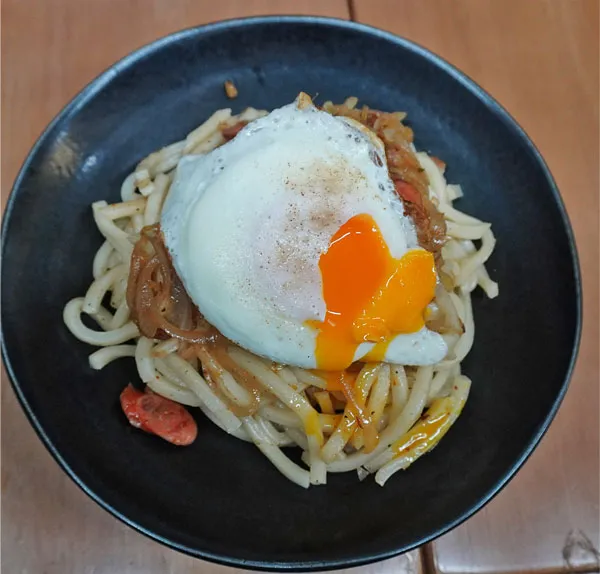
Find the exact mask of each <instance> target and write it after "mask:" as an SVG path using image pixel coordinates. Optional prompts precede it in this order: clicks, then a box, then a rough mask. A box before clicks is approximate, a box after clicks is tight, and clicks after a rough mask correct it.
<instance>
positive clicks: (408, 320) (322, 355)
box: [309, 214, 436, 371]
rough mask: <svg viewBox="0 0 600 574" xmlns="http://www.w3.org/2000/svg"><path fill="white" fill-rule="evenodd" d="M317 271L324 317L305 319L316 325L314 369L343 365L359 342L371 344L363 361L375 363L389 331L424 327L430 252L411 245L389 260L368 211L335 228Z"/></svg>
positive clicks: (432, 279) (431, 276) (430, 288)
mask: <svg viewBox="0 0 600 574" xmlns="http://www.w3.org/2000/svg"><path fill="white" fill-rule="evenodd" d="M319 269H320V271H321V279H322V283H323V298H324V300H325V305H326V314H325V320H324V321H323V322H320V321H310V322H309V324H310V325H311V326H313V327H316V328H317V329H318V334H317V345H316V358H317V368H318V369H322V370H327V371H339V370H343V369H346V368H347V367H348V366H349V365H350V364H351V363H352V361H353V360H354V354H355V353H356V349H357V347H358V345H359V344H360V343H362V342H374V343H376V346H375V348H374V349H372V351H371V352H370V353H369V354H368V355H367V357H365V359H366V360H369V361H380V360H382V359H383V357H384V355H385V351H386V348H387V345H388V344H389V342H390V341H391V339H392V338H393V336H394V335H396V334H399V333H414V332H415V331H418V330H419V329H421V328H422V327H423V325H424V319H423V314H424V311H425V308H426V307H427V305H429V303H430V302H431V301H432V299H433V296H434V291H435V283H436V275H435V268H434V261H433V255H432V254H431V253H429V252H428V251H425V250H423V249H413V250H411V251H409V252H407V253H405V254H404V255H403V256H402V257H401V258H400V259H394V258H393V257H392V256H391V254H390V251H389V249H388V247H387V245H386V243H385V241H384V239H383V237H382V235H381V231H380V230H379V227H378V226H377V224H376V222H375V220H374V219H373V218H372V217H371V216H370V215H367V214H360V215H356V216H354V217H352V218H351V219H349V220H348V221H347V222H346V223H344V224H343V225H342V226H341V227H340V228H339V229H338V231H337V232H336V233H335V234H334V235H333V237H332V238H331V241H330V243H329V248H328V249H327V251H326V252H325V253H323V254H322V255H321V257H320V259H319Z"/></svg>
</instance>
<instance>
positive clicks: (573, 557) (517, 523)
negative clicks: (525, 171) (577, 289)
mask: <svg viewBox="0 0 600 574" xmlns="http://www.w3.org/2000/svg"><path fill="white" fill-rule="evenodd" d="M355 14H356V18H357V19H358V20H360V21H362V22H365V23H368V24H372V25H374V26H377V27H380V28H384V29H387V30H390V31H391V32H394V33H396V34H399V35H402V36H405V37H406V38H408V39H410V40H413V41H415V42H417V43H419V44H421V45H423V46H425V47H426V48H429V49H431V50H433V51H434V52H436V53H438V54H440V55H441V56H443V57H444V58H445V59H447V60H448V61H450V62H451V63H452V64H454V65H456V66H457V67H459V68H460V69H462V70H463V71H464V72H466V73H467V74H468V75H469V76H471V77H472V78H473V79H474V80H475V81H476V82H478V83H479V84H480V85H481V86H482V87H483V88H485V89H486V90H488V91H489V92H490V93H491V94H492V95H493V96H494V97H495V98H497V99H498V100H499V101H500V103H501V104H502V105H503V106H505V107H506V108H507V109H508V111H509V112H510V113H511V114H512V115H513V116H514V117H515V118H516V119H517V121H519V123H520V124H521V125H522V126H523V127H524V128H525V130H526V131H527V132H528V133H529V135H530V136H531V137H532V139H533V141H534V142H535V144H536V145H537V146H538V148H539V149H540V151H541V152H542V154H543V156H544V157H545V159H546V161H547V162H548V164H549V166H550V169H551V171H552V173H553V175H554V177H555V178H556V181H557V183H558V186H559V188H560V190H561V194H562V196H563V198H564V201H565V203H566V205H567V209H568V212H569V216H570V218H571V222H572V224H573V226H574V229H575V235H576V240H577V246H578V250H579V256H580V259H581V267H582V271H583V284H584V285H583V291H584V332H583V339H582V343H581V350H580V353H579V360H578V363H577V367H576V371H575V375H574V377H573V380H572V383H571V387H570V389H569V392H568V393H567V396H566V399H565V401H564V403H563V405H562V407H561V409H560V411H559V413H558V416H557V417H556V420H555V422H554V423H553V424H552V426H551V428H550V430H549V431H548V433H547V435H546V436H545V438H544V439H543V441H542V444H541V445H540V447H539V448H538V449H537V450H536V451H535V452H534V454H533V455H532V457H531V459H530V460H529V462H528V463H527V464H526V465H525V467H524V468H523V469H522V470H521V471H520V472H519V473H518V475H517V476H516V478H515V479H514V480H513V481H512V482H511V483H510V484H509V485H508V487H507V488H506V489H505V490H504V491H503V492H502V493H501V494H500V495H499V496H498V497H497V498H496V499H495V500H494V501H492V503H491V504H489V505H488V506H487V507H486V508H485V509H484V510H483V511H482V512H480V513H479V514H477V515H476V516H475V517H473V518H472V519H471V520H469V521H468V522H467V523H466V524H464V525H463V526H461V527H459V528H457V529H456V530H454V531H453V532H452V533H450V534H449V535H447V536H445V537H443V538H442V539H441V540H439V541H438V542H437V543H436V544H435V545H434V550H433V556H432V558H433V560H434V561H435V564H436V565H437V567H438V568H439V570H441V571H442V572H444V573H446V572H447V573H450V572H452V573H454V572H456V573H459V572H460V573H462V572H490V573H494V574H499V573H501V572H525V571H529V570H536V571H538V570H540V571H557V572H558V571H564V570H563V568H566V569H573V568H577V569H581V570H589V571H593V570H595V569H597V568H598V555H597V549H598V546H599V544H598V538H599V528H598V520H599V518H598V488H599V485H598V472H599V460H598V186H599V181H598V2H597V1H596V0H524V1H522V0H450V1H447V2H444V1H439V0H387V1H386V0H357V1H356V2H355ZM525 360H526V359H525ZM474 384H485V381H474ZM586 539H587V540H589V542H590V543H591V544H592V546H590V545H589V544H588V543H587V542H586ZM586 546H588V548H587V550H586V549H585V547H586ZM582 547H583V548H582ZM563 551H564V553H565V555H566V558H564V557H563ZM567 559H568V560H570V563H571V566H570V567H569V566H568V564H567Z"/></svg>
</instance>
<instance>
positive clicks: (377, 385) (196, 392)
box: [63, 98, 498, 488]
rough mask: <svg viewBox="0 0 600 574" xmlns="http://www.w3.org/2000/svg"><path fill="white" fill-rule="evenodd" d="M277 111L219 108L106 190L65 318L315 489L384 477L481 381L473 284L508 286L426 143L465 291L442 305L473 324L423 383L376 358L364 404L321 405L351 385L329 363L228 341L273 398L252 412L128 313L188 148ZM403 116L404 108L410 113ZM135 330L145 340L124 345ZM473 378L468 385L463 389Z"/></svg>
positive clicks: (483, 227)
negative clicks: (148, 232)
mask: <svg viewBox="0 0 600 574" xmlns="http://www.w3.org/2000/svg"><path fill="white" fill-rule="evenodd" d="M327 105H328V104H325V106H324V107H325V108H326V107H327ZM356 105H357V100H356V98H348V99H347V100H346V106H347V108H348V109H354V108H355V107H356ZM266 113H267V112H265V111H262V110H256V109H254V108H248V109H246V110H245V111H244V112H242V113H241V114H239V115H237V116H232V115H231V110H219V111H217V112H215V114H213V115H212V116H211V117H210V118H209V119H208V120H207V121H206V122H205V123H204V124H202V125H201V126H199V127H198V128H196V129H195V130H194V131H193V132H191V133H190V134H189V135H188V136H187V137H186V138H185V139H184V140H182V141H179V142H175V143H173V144H171V145H168V146H166V147H164V148H162V149H161V150H158V151H157V152H154V153H152V154H150V155H149V156H148V157H147V158H145V159H144V160H142V161H141V162H140V163H139V164H138V166H137V167H136V169H135V171H134V172H132V173H131V174H129V175H128V176H127V177H126V178H125V180H124V181H123V184H122V186H121V190H120V193H121V199H122V202H121V203H113V204H110V205H109V204H108V203H107V202H106V201H97V202H96V203H94V204H93V206H92V207H93V215H94V220H95V222H96V225H97V227H98V229H99V231H100V232H101V233H102V234H103V235H104V237H105V241H104V242H103V244H102V246H101V247H100V249H99V250H98V252H97V253H96V255H95V257H94V261H93V276H94V282H93V283H92V285H91V286H90V288H89V289H88V291H87V293H86V296H85V298H76V299H73V300H72V301H70V302H69V303H68V304H67V305H66V306H65V309H64V313H63V318H64V321H65V324H66V325H67V327H68V328H69V330H70V331H71V332H72V333H73V334H74V335H75V336H76V337H77V338H79V339H81V340H82V341H85V342H87V343H90V344H92V345H96V346H100V347H102V348H100V349H99V350H97V351H95V352H94V353H92V354H91V355H90V357H89V361H90V365H91V366H92V368H95V369H100V368H102V367H104V366H105V365H106V364H108V363H109V362H111V361H113V360H116V359H118V358H121V357H132V356H133V357H135V360H136V364H137V367H138V372H139V375H140V378H141V379H142V380H143V381H144V382H146V383H147V384H148V386H149V388H151V389H152V390H153V391H154V392H156V393H158V394H161V395H163V396H165V397H167V398H170V399H172V400H175V401H177V402H180V403H182V404H185V405H188V406H193V407H195V406H197V407H199V408H200V409H201V410H202V411H203V413H204V414H205V415H206V416H207V417H208V418H209V419H210V420H211V421H212V422H214V423H215V424H216V425H217V426H219V427H220V428H221V429H223V430H224V431H226V432H228V433H230V434H232V435H233V436H235V437H236V438H239V439H241V440H245V441H250V442H253V443H254V444H255V445H256V446H257V447H258V448H259V449H260V450H261V451H262V452H263V453H264V454H265V456H267V457H268V458H269V460H271V462H272V463H273V464H274V465H275V466H276V467H277V468H278V469H279V470H280V471H281V472H282V474H284V475H285V476H286V477H288V478H289V479H290V480H292V481H293V482H295V483H296V484H299V485H301V486H303V487H305V488H306V487H308V486H309V484H311V483H312V484H320V483H324V482H325V481H326V472H327V471H329V472H344V471H350V470H356V471H357V472H358V475H359V478H360V479H361V480H362V479H364V477H365V476H366V475H367V474H368V473H369V472H376V481H377V482H378V483H380V484H383V483H384V482H385V481H386V480H387V479H388V478H389V477H390V476H391V475H393V473H394V472H396V471H398V470H400V469H403V468H406V466H407V465H408V464H410V462H412V458H410V457H409V456H408V455H405V456H396V455H395V454H394V452H393V450H392V448H391V445H392V444H394V443H395V442H396V441H398V440H400V439H401V438H402V437H403V436H404V435H406V433H408V432H409V431H410V429H411V428H412V427H413V426H414V425H415V423H417V422H418V420H419V418H420V416H421V413H422V412H423V409H425V408H426V407H427V406H428V405H430V404H438V403H436V401H438V400H440V399H438V397H440V396H444V393H446V392H447V390H448V389H449V388H450V389H454V387H456V388H457V389H458V391H456V390H452V391H451V395H450V396H452V397H454V396H459V398H460V397H462V399H460V400H458V401H457V402H456V404H464V400H466V396H467V394H468V386H469V384H470V381H469V380H468V379H467V378H466V377H463V376H462V375H460V361H462V359H463V358H464V357H465V356H466V354H467V353H468V352H469V350H470V348H471V346H472V344H473V338H474V324H473V313H472V307H471V298H470V292H471V291H472V290H473V289H474V288H475V287H476V286H478V285H479V286H480V287H482V288H483V289H484V291H485V292H486V294H487V295H488V296H490V297H495V296H496V295H497V294H498V286H497V284H496V283H495V282H494V281H492V280H491V278H490V277H489V275H488V273H487V271H486V269H485V267H484V264H485V262H486V261H487V260H488V259H489V257H490V255H491V253H492V251H493V249H494V246H495V238H494V236H493V234H492V232H491V229H490V225H489V224H488V223H485V222H483V221H480V220H479V219H477V218H475V217H473V216H471V215H467V214H464V213H462V212H460V211H459V210H457V209H456V208H454V207H453V205H452V201H454V200H455V199H457V198H460V197H462V195H463V192H462V189H461V188H460V186H458V185H449V184H446V181H445V179H444V176H443V172H442V171H441V170H440V168H439V167H438V166H437V165H436V163H435V162H434V161H433V160H432V159H431V158H430V157H429V156H428V155H427V154H424V153H422V152H419V153H417V154H416V156H417V159H418V161H419V162H420V164H421V166H422V168H423V169H424V170H425V172H426V174H427V177H428V179H429V191H430V197H431V199H432V201H433V202H434V203H435V205H437V207H438V210H439V211H440V212H441V213H442V214H443V215H444V217H445V219H446V225H447V228H448V236H449V239H448V241H447V243H446V245H445V246H444V248H443V252H442V253H443V256H444V259H445V261H446V263H445V265H446V267H445V271H446V272H447V273H448V274H449V275H450V276H451V277H452V278H453V279H454V281H455V284H456V285H457V292H450V293H449V294H448V296H447V297H446V298H442V299H440V300H439V301H438V303H439V308H440V311H441V312H442V313H444V315H443V316H446V317H449V318H450V319H451V323H452V324H455V325H459V327H460V325H461V324H462V326H463V327H464V329H460V330H462V332H460V330H457V331H456V332H452V333H446V334H444V335H443V337H444V339H445V340H446V341H447V342H448V345H449V349H450V352H449V354H448V356H447V357H446V358H445V359H444V360H443V361H441V362H440V363H439V364H437V365H434V366H433V367H419V368H417V369H415V370H414V371H411V373H413V372H414V375H413V374H411V375H410V377H413V376H414V379H411V380H414V382H413V384H412V387H411V385H410V384H409V380H408V378H407V375H406V372H405V369H404V366H402V365H391V366H388V365H384V366H383V368H382V367H381V366H379V365H376V366H373V365H369V366H365V367H364V368H363V370H362V371H361V373H360V374H359V376H358V378H357V381H356V383H355V386H354V389H353V392H352V397H350V398H352V399H353V400H354V401H356V403H355V404H352V403H351V402H348V403H347V404H346V409H345V411H344V414H339V413H338V414H322V413H318V412H317V411H316V410H315V409H314V408H313V406H312V404H311V401H310V396H311V395H310V393H311V392H313V391H318V392H320V393H321V395H319V398H320V399H321V401H322V403H323V405H325V406H326V409H327V410H329V409H330V408H331V406H334V405H336V404H337V405H338V406H339V400H340V397H341V396H342V395H341V394H340V393H338V392H331V391H327V381H326V380H325V379H324V378H323V377H321V376H320V375H319V374H318V373H312V372H309V371H306V370H304V369H299V368H296V367H286V366H277V368H275V369H272V368H271V366H270V364H269V363H268V362H267V361H264V360H263V359H260V358H259V357H256V356H254V355H251V354H250V353H247V352H246V351H243V350H241V349H238V348H235V347H233V348H231V349H229V350H228V351H227V356H228V357H229V358H230V359H231V361H233V362H232V363H227V366H228V368H229V369H231V370H235V369H234V368H233V366H234V365H235V366H236V368H240V369H243V370H245V371H247V372H249V373H251V374H252V377H254V378H255V379H256V381H257V384H258V386H259V387H260V388H261V389H263V390H262V391H261V393H264V398H265V400H264V401H262V402H261V404H260V405H259V406H258V410H257V411H256V412H255V413H254V414H253V415H252V416H245V417H242V418H239V417H237V416H235V415H234V414H233V413H232V412H231V410H230V409H229V408H228V405H227V404H226V403H225V402H224V401H223V400H222V399H221V398H220V397H219V396H218V395H217V394H216V393H215V391H214V390H213V389H211V387H210V385H209V384H208V383H207V382H206V381H205V380H204V378H203V377H202V375H201V374H200V373H199V372H198V367H197V360H196V358H194V357H192V358H190V359H189V360H184V359H183V358H181V357H180V356H179V355H178V354H177V353H178V352H181V351H180V349H181V342H180V341H178V340H176V339H168V340H165V341H153V340H151V339H147V338H145V337H140V333H139V330H138V328H137V326H136V325H135V324H134V323H133V322H131V321H129V309H128V308H127V304H126V301H125V288H126V284H127V277H128V265H129V260H130V257H131V253H132V250H133V244H134V243H135V241H136V240H137V238H138V234H139V231H140V230H141V228H142V226H144V225H151V224H154V223H157V222H158V221H159V220H160V212H161V210H162V205H163V203H164V199H165V197H166V195H167V193H168V190H169V187H170V185H171V183H172V180H173V170H174V169H175V168H176V167H177V165H178V163H179V161H180V159H181V158H182V157H183V156H184V155H186V154H189V153H200V154H201V153H207V152H209V151H211V150H212V149H214V148H215V147H217V146H219V145H221V144H222V143H223V142H224V140H225V138H224V137H223V135H222V133H221V129H222V128H223V127H231V126H234V125H236V124H238V123H239V122H250V121H253V120H255V119H256V118H258V117H262V116H264V115H265V114H266ZM354 113H356V112H354ZM398 118H399V119H402V118H403V115H398ZM476 240H481V246H480V247H479V248H476V247H475V244H474V243H473V241H476ZM107 293H110V302H111V306H112V307H113V308H114V309H116V311H115V312H114V314H113V313H111V312H109V311H108V310H107V309H106V308H105V307H103V306H102V300H103V299H104V297H105V295H106V294H107ZM82 312H86V313H87V314H89V316H90V317H92V318H93V319H94V320H95V321H96V322H97V323H98V325H99V326H100V327H101V329H102V331H95V330H93V329H89V328H88V327H87V326H85V325H84V324H83V322H82V320H81V314H82ZM130 340H133V341H136V344H135V345H132V344H123V343H126V342H127V341H130ZM209 353H210V351H209ZM207 361H208V362H210V358H209V357H204V361H203V362H204V363H206V362H207ZM232 375H233V376H232ZM244 378H245V377H242V379H244ZM242 382H244V381H242ZM245 383H247V381H245ZM245 383H244V384H240V382H239V379H238V377H237V375H235V373H234V372H231V373H230V372H229V371H228V370H227V369H225V372H224V374H223V375H222V376H221V377H220V380H219V382H218V385H219V388H220V389H221V391H222V392H223V394H224V396H227V398H228V401H230V403H231V402H237V403H238V404H245V403H247V402H248V399H249V398H250V396H251V395H253V393H254V392H255V389H254V384H253V385H251V386H250V387H247V386H246V384H245ZM465 387H466V392H463V391H464V389H465ZM461 393H462V394H461ZM463 399H464V400H463ZM443 400H448V399H443ZM461 401H462V402H461ZM440 404H441V403H440ZM453 404H455V403H453ZM460 408H462V406H461V407H460ZM459 410H460V409H455V411H454V412H453V413H451V417H454V418H456V416H458V412H459ZM355 411H356V412H355ZM357 415H358V416H359V417H364V419H365V420H366V419H368V418H369V417H372V422H371V426H370V429H372V430H368V432H367V436H368V435H369V433H371V439H372V438H373V434H372V433H375V435H374V436H375V437H376V436H377V431H378V430H379V431H380V434H379V441H378V442H377V441H376V439H375V443H374V444H375V446H374V450H373V452H371V453H367V452H365V449H364V447H363V445H364V443H365V430H364V429H362V428H360V427H359V424H358V421H357V419H356V417H357ZM453 420H454V419H452V422H453ZM363 422H364V421H363ZM367 422H368V421H367ZM325 437H327V439H326V440H325ZM289 445H298V446H299V447H300V448H302V449H303V450H304V453H303V455H302V460H303V461H304V462H305V464H307V465H308V467H309V469H308V470H305V469H303V468H301V467H300V466H298V465H297V464H295V463H294V462H292V461H291V460H290V459H289V458H288V457H287V456H286V455H285V454H284V453H283V451H282V450H281V448H280V447H281V446H289ZM348 448H349V449H350V450H349V451H348V452H346V451H345V450H346V449H348ZM428 448H431V445H429V446H428ZM353 449H355V452H352V450H353Z"/></svg>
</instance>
